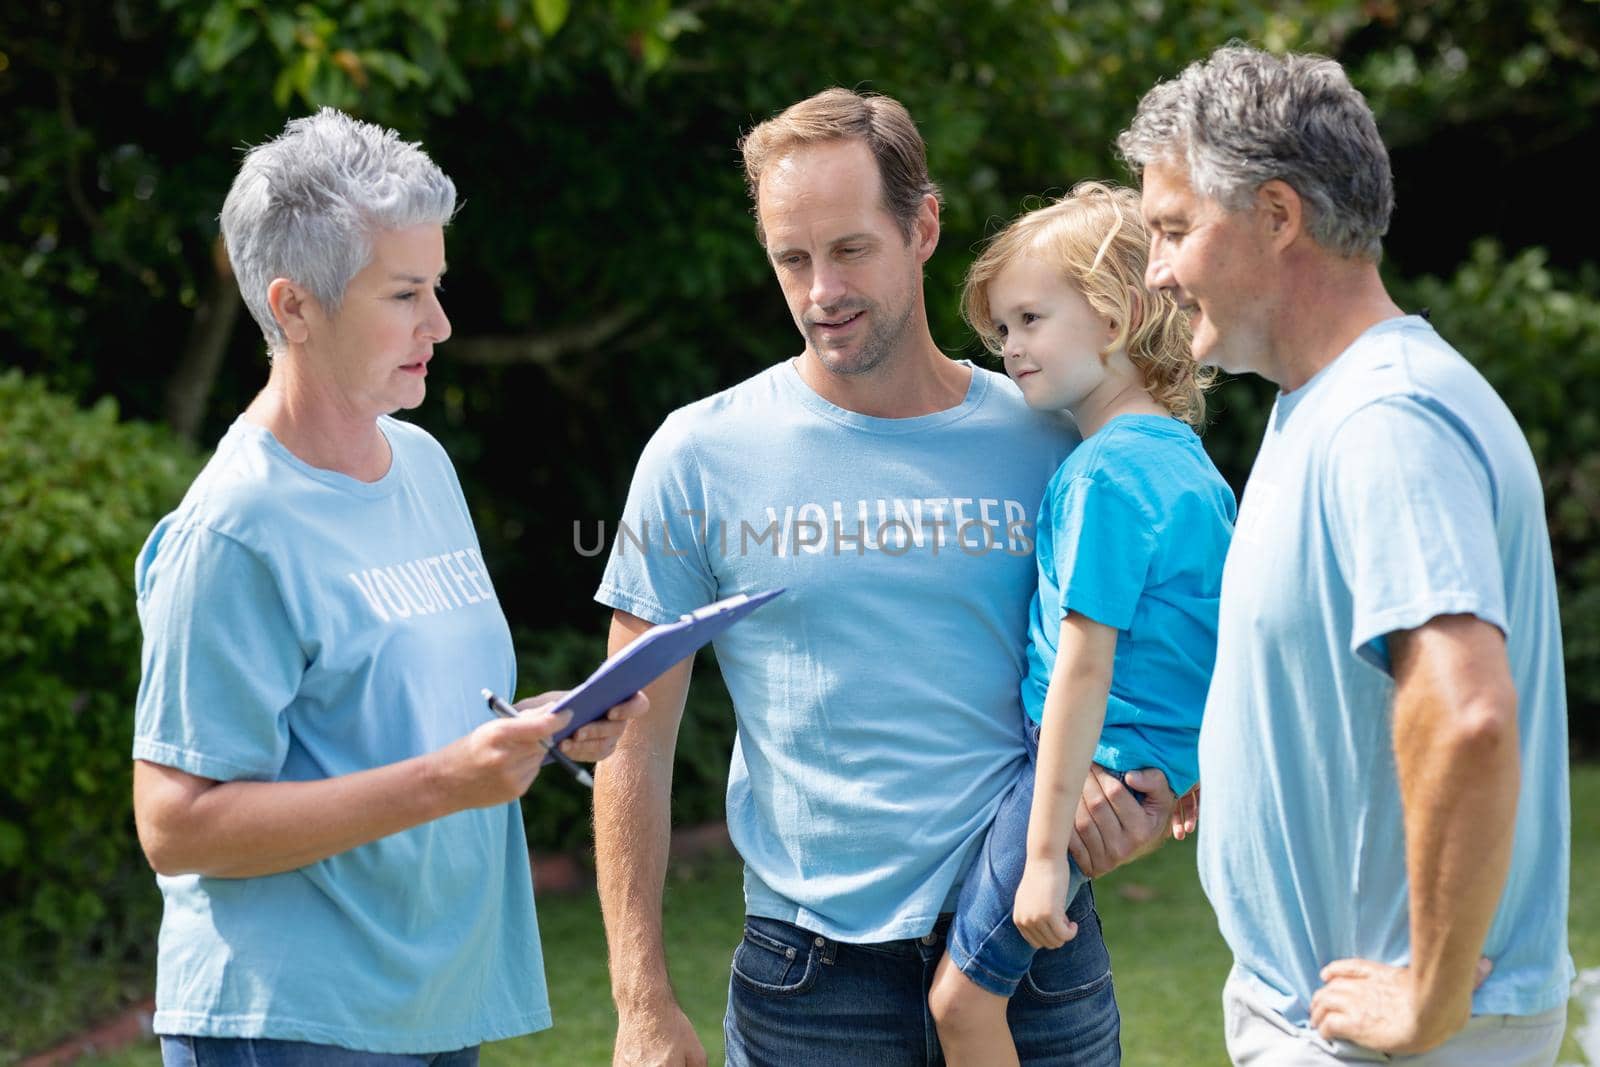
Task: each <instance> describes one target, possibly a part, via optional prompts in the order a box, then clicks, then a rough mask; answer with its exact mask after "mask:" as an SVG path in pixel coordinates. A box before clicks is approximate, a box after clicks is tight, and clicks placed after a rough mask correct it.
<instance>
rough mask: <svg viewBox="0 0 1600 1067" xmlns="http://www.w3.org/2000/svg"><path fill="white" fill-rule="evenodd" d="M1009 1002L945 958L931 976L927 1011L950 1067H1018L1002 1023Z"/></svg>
mask: <svg viewBox="0 0 1600 1067" xmlns="http://www.w3.org/2000/svg"><path fill="white" fill-rule="evenodd" d="M1010 1002H1011V1001H1010V999H1009V998H1007V997H1002V996H1000V995H998V994H996V993H991V992H989V991H988V990H987V989H984V988H983V987H982V986H979V985H978V984H977V983H975V982H974V981H973V980H972V979H970V978H968V977H967V976H966V975H964V974H962V973H961V971H960V969H959V968H958V967H956V965H955V964H954V963H952V962H951V961H950V955H949V953H946V954H945V956H944V958H943V959H941V960H940V961H939V968H938V970H936V971H934V974H933V989H932V991H931V992H930V993H929V994H928V1007H929V1009H930V1010H931V1011H932V1012H933V1021H934V1024H935V1025H936V1026H937V1027H938V1029H939V1044H940V1046H942V1047H943V1048H944V1058H945V1061H946V1062H947V1063H948V1064H949V1065H950V1067H1020V1065H1019V1064H1018V1061H1017V1046H1016V1045H1015V1044H1013V1043H1012V1041H1011V1027H1010V1025H1009V1024H1008V1023H1007V1022H1006V1005H1007V1004H1009V1003H1010Z"/></svg>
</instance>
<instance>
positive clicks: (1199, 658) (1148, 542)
mask: <svg viewBox="0 0 1600 1067" xmlns="http://www.w3.org/2000/svg"><path fill="white" fill-rule="evenodd" d="M1233 515H1234V501H1233V490H1231V489H1229V488H1228V483H1227V482H1225V481H1223V480H1222V475H1221V474H1219V473H1217V468H1216V466H1215V465H1214V464H1213V463H1212V462H1211V458H1210V457H1209V456H1207V455H1206V451H1205V449H1204V448H1203V447H1202V446H1201V444H1200V438H1199V437H1198V436H1196V435H1195V432H1194V431H1193V430H1191V429H1190V428H1189V427H1188V426H1186V425H1184V424H1183V423H1181V422H1179V421H1178V420H1177V419H1172V418H1166V417H1165V416H1161V415H1119V416H1117V417H1116V418H1114V419H1112V420H1110V421H1109V422H1107V423H1106V424H1105V425H1104V426H1102V427H1101V428H1100V431H1099V432H1098V433H1096V434H1093V435H1092V436H1090V437H1089V438H1088V439H1087V440H1085V441H1084V442H1083V444H1081V445H1079V446H1078V447H1077V448H1076V449H1074V450H1073V452H1072V455H1070V456H1068V457H1067V460H1066V462H1065V463H1063V464H1061V469H1060V470H1058V471H1056V473H1055V476H1054V477H1053V478H1051V479H1050V484H1049V486H1048V487H1047V488H1046V489H1045V495H1044V503H1043V504H1042V505H1041V506H1040V508H1039V537H1038V541H1039V549H1038V560H1039V593H1038V595H1037V596H1036V597H1034V600H1033V607H1032V609H1031V610H1030V612H1029V620H1028V676H1027V677H1026V678H1025V679H1024V680H1023V682H1022V703H1023V707H1024V708H1025V709H1026V710H1027V713H1028V716H1029V717H1030V718H1031V719H1033V721H1034V722H1043V721H1044V701H1045V693H1046V692H1047V691H1048V690H1049V687H1050V674H1051V672H1052V671H1054V670H1055V665H1056V649H1057V647H1058V645H1059V643H1060V639H1061V620H1062V619H1064V618H1066V615H1067V612H1068V611H1075V612H1077V613H1078V614H1080V615H1084V616H1086V617H1088V618H1090V619H1092V620H1094V621H1095V622H1098V623H1100V624H1101V625H1103V626H1110V627H1114V628H1115V629H1117V630H1118V631H1120V632H1119V633H1118V634H1117V651H1116V660H1115V663H1114V664H1113V666H1112V671H1111V693H1110V695H1109V697H1108V698H1107V699H1106V718H1105V727H1104V728H1103V729H1102V730H1101V733H1100V743H1099V745H1098V746H1097V747H1096V749H1095V754H1094V761H1095V762H1096V763H1098V764H1100V765H1101V766H1102V767H1108V768H1110V769H1111V770H1114V771H1134V770H1138V769H1140V768H1142V767H1159V768H1160V769H1161V770H1162V771H1163V772H1165V773H1166V776H1167V781H1168V783H1169V784H1170V785H1171V786H1172V789H1173V791H1174V792H1175V793H1177V794H1179V795H1182V794H1184V793H1186V792H1188V791H1189V787H1190V786H1192V785H1194V783H1195V780H1196V779H1197V778H1198V777H1199V774H1200V770H1199V759H1198V756H1197V753H1196V744H1197V742H1198V739H1199V735H1200V715H1201V712H1202V711H1203V710H1204V709H1205V702H1206V686H1207V685H1208V684H1209V683H1210V681H1211V665H1212V662H1213V660H1214V659H1215V657H1216V650H1217V597H1218V594H1219V592H1220V587H1221V584H1222V561H1223V559H1224V557H1225V556H1226V555H1227V553H1228V538H1229V536H1230V535H1231V534H1232V532H1233Z"/></svg>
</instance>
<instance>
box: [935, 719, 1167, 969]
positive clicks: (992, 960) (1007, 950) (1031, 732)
mask: <svg viewBox="0 0 1600 1067" xmlns="http://www.w3.org/2000/svg"><path fill="white" fill-rule="evenodd" d="M1024 735H1025V737H1026V739H1027V748H1028V762H1027V763H1026V764H1025V765H1024V766H1023V768H1022V771H1021V773H1019V774H1018V775H1017V780H1016V782H1015V783H1014V784H1013V785H1012V787H1011V790H1010V792H1008V793H1007V794H1006V795H1005V798H1004V799H1003V800H1001V801H1000V807H999V809H998V810H997V811H996V812H995V816H994V822H992V823H990V824H989V832H988V834H987V835H986V836H985V837H984V839H983V848H982V849H981V850H979V852H978V859H977V861H976V862H975V863H974V864H973V865H972V869H971V870H970V871H969V872H968V873H967V880H966V883H965V884H964V885H962V887H961V897H960V899H959V900H957V901H956V911H955V920H954V921H953V922H952V923H951V925H950V944H949V950H950V960H951V962H952V963H954V964H955V965H956V967H957V968H958V969H959V970H960V971H961V973H962V974H964V975H966V976H967V977H968V978H970V979H971V980H972V982H973V984H974V985H976V986H978V987H979V988H981V989H986V990H988V991H989V992H990V993H993V994H995V995H996V996H1000V997H1009V996H1011V995H1013V994H1014V993H1015V992H1016V990H1017V985H1018V984H1019V983H1020V982H1021V981H1022V979H1023V977H1024V976H1025V975H1026V974H1027V973H1028V968H1029V967H1030V966H1032V965H1033V954H1034V952H1035V949H1034V947H1033V946H1032V945H1030V944H1028V942H1027V940H1026V939H1025V938H1024V937H1023V936H1022V933H1021V931H1019V930H1018V929H1017V925H1016V923H1015V922H1013V921H1012V919H1011V913H1012V910H1013V905H1014V904H1015V903H1016V898H1017V887H1018V886H1019V885H1021V884H1022V869H1023V867H1025V866H1026V865H1027V856H1028V819H1029V817H1030V816H1031V814H1032V812H1033V783H1034V774H1035V771H1036V770H1037V767H1038V762H1039V724H1038V723H1036V722H1034V721H1033V720H1032V719H1028V720H1026V729H1025V731H1024ZM1111 773H1112V774H1114V775H1116V776H1117V777H1118V778H1119V779H1121V780H1122V782H1123V784H1127V777H1126V776H1125V775H1124V774H1123V772H1121V771H1112V772H1111ZM1130 792H1132V793H1133V795H1134V797H1135V798H1136V799H1138V800H1141V801H1142V800H1143V799H1144V794H1142V793H1140V792H1139V791H1138V790H1137V789H1132V790H1130ZM1067 863H1068V867H1069V870H1070V871H1071V877H1070V880H1069V881H1068V883H1067V899H1068V900H1069V901H1070V900H1072V899H1074V898H1075V897H1076V896H1077V895H1078V891H1079V890H1080V889H1081V888H1082V887H1083V885H1084V883H1085V882H1086V881H1087V879H1085V878H1084V876H1083V872H1082V871H1080V870H1078V865H1077V863H1075V862H1073V860H1072V859H1071V858H1070V857H1069V858H1068V860H1067ZM1068 914H1071V912H1070V909H1069V911H1068Z"/></svg>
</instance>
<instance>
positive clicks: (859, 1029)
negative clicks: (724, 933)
mask: <svg viewBox="0 0 1600 1067" xmlns="http://www.w3.org/2000/svg"><path fill="white" fill-rule="evenodd" d="M1067 914H1068V915H1069V916H1071V918H1072V919H1073V921H1075V922H1076V923H1078V936H1077V937H1076V938H1074V939H1073V940H1072V941H1070V942H1068V943H1067V945H1066V946H1065V947H1063V948H1058V949H1053V950H1050V951H1047V952H1040V953H1038V954H1037V955H1036V956H1035V957H1034V960H1033V966H1032V968H1031V969H1030V970H1029V971H1028V974H1027V976H1026V977H1025V978H1024V979H1023V981H1022V984H1021V985H1020V986H1019V987H1018V988H1017V994H1016V996H1015V997H1013V998H1012V1000H1011V1004H1010V1006H1009V1007H1008V1008H1007V1011H1006V1018H1007V1020H1008V1021H1009V1022H1010V1024H1011V1034H1012V1037H1013V1038H1014V1039H1015V1041H1016V1044H1017V1053H1018V1055H1019V1056H1020V1057H1021V1059H1022V1062H1023V1063H1026V1064H1030V1065H1039V1067H1109V1065H1115V1064H1118V1063H1120V1062H1121V1060H1122V1046H1121V1028H1122V1023H1121V1017H1120V1016H1119V1015H1118V1013H1117V998H1116V993H1115V991H1114V990H1113V989H1112V985H1111V958H1110V956H1108V955H1107V954H1106V947H1105V942H1104V941H1103V940H1102V939H1101V936H1100V917H1099V915H1097V914H1096V913H1095V910H1094V891H1093V890H1092V889H1091V888H1089V887H1085V888H1084V890H1083V892H1081V893H1079V894H1078V896H1077V898H1076V899H1075V900H1074V901H1073V902H1072V907H1071V908H1069V909H1068V911H1067ZM948 926H949V916H944V917H941V919H940V920H939V923H938V924H937V925H936V926H935V927H934V929H933V931H932V932H931V933H929V934H928V936H926V937H922V938H914V939H909V940H905V941H884V942H878V943H876V944H867V945H852V944H846V943H844V942H839V941H834V940H832V939H831V938H826V937H822V936H821V935H818V934H815V933H812V932H811V931H809V930H803V929H801V928H800V927H798V926H794V925H792V924H790V923H786V922H781V921H780V920H777V919H767V918H761V917H759V916H754V915H752V916H747V917H746V919H745V928H744V939H743V940H742V941H741V942H740V943H739V947H738V948H737V949H735V950H734V953H733V978H732V981H731V982H730V984H729V987H728V1014H727V1017H726V1018H725V1019H724V1020H723V1026H722V1029H723V1035H724V1037H725V1039H726V1042H727V1063H728V1065H729V1067H793V1065H795V1064H803V1065H805V1067H846V1065H849V1067H856V1065H860V1064H867V1065H870V1067H938V1065H942V1064H943V1063H944V1055H943V1053H942V1052H941V1051H940V1049H939V1036H938V1033H937V1032H936V1030H935V1029H934V1023H933V1015H932V1014H931V1013H930V1012H929V1011H928V989H929V986H930V985H932V983H933V972H934V968H935V967H936V966H937V965H938V963H939V957H940V956H942V955H943V954H944V940H945V933H946V930H947V928H948Z"/></svg>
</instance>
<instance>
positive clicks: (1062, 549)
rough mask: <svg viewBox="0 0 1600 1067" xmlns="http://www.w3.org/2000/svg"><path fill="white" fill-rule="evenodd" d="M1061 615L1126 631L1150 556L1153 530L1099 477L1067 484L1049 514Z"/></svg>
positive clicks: (1131, 619)
mask: <svg viewBox="0 0 1600 1067" xmlns="http://www.w3.org/2000/svg"><path fill="white" fill-rule="evenodd" d="M1051 519H1052V521H1053V522H1054V524H1055V531H1054V542H1055V567H1056V583H1057V585H1058V586H1059V587H1060V589H1061V611H1062V613H1063V617H1065V613H1066V612H1068V611H1075V612H1077V613H1078V614H1080V615H1084V616H1087V617H1088V618H1090V619H1093V620H1094V621H1095V622H1098V623H1100V624H1101V625H1103V626H1111V627H1114V628H1116V629H1118V630H1126V629H1127V628H1128V627H1129V626H1131V625H1132V624H1133V615H1134V609H1135V608H1137V607H1138V604H1139V597H1140V596H1141V595H1143V593H1144V587H1145V582H1146V579H1147V578H1148V577H1149V573H1150V564H1151V561H1152V559H1153V558H1154V556H1155V548H1156V540H1155V534H1154V531H1152V529H1151V528H1150V524H1149V523H1148V522H1147V521H1146V520H1145V518H1144V515H1143V513H1142V512H1141V510H1140V509H1139V508H1138V506H1137V505H1136V504H1135V503H1134V502H1133V501H1132V500H1129V499H1128V497H1127V495H1126V494H1125V493H1124V492H1123V491H1122V490H1120V489H1118V488H1116V487H1115V486H1114V485H1111V484H1109V483H1107V482H1105V481H1102V480H1101V479H1098V478H1089V477H1078V478H1073V479H1072V480H1071V481H1069V482H1068V483H1067V485H1066V487H1065V490H1064V491H1063V492H1062V494H1061V496H1060V498H1059V500H1058V502H1057V504H1056V507H1055V510H1054V513H1053V515H1052V516H1051Z"/></svg>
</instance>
